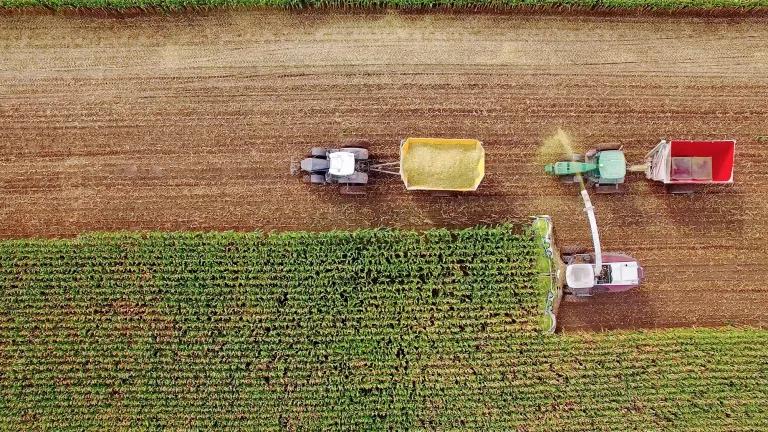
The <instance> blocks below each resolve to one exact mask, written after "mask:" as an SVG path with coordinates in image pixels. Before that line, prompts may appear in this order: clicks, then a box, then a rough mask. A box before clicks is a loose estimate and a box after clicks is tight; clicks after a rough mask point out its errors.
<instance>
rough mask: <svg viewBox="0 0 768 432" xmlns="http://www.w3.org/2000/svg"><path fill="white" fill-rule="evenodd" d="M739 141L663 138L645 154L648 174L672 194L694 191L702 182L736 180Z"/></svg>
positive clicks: (720, 182) (723, 182) (716, 182)
mask: <svg viewBox="0 0 768 432" xmlns="http://www.w3.org/2000/svg"><path fill="white" fill-rule="evenodd" d="M735 149H736V141H733V140H722V141H688V140H671V141H667V140H662V141H661V142H660V143H659V144H658V145H657V146H656V147H655V148H654V149H653V150H651V151H650V152H649V153H648V155H646V157H645V159H646V170H645V176H646V177H647V178H649V179H651V180H655V181H660V182H662V183H664V184H665V185H666V188H667V191H668V192H670V193H691V192H693V191H694V189H695V187H696V185H700V184H729V183H733V158H734V153H735Z"/></svg>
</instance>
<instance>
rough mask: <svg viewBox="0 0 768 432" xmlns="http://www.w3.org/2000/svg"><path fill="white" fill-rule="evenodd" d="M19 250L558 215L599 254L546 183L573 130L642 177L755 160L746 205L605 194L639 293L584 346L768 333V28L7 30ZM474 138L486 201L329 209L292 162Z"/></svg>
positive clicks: (581, 19) (457, 23) (390, 201)
mask: <svg viewBox="0 0 768 432" xmlns="http://www.w3.org/2000/svg"><path fill="white" fill-rule="evenodd" d="M0 20H2V24H3V25H2V26H0V52H2V55H0V164H2V169H1V170H0V237H4V238H16V237H26V236H47V237H56V236H73V235H76V234H78V233H81V232H84V231H92V230H119V229H162V230H187V229H198V230H221V229H234V230H252V229H264V230H292V229H309V230H325V229H333V228H357V227H373V226H381V225H384V226H395V227H413V228H425V227H432V226H449V227H463V226H468V225H473V224H477V223H496V222H501V221H505V220H509V219H523V218H526V217H528V216H530V215H533V214H542V213H547V214H551V215H552V216H553V218H554V221H555V224H556V227H557V233H558V241H559V242H560V243H561V244H571V243H582V244H586V243H587V242H588V239H589V237H588V231H587V230H588V227H587V223H586V219H585V217H584V215H583V213H582V211H581V208H582V204H581V202H580V200H579V197H578V195H577V193H576V191H575V190H573V189H570V188H567V187H564V186H561V185H560V184H558V182H557V181H555V180H553V179H550V178H548V177H546V176H545V175H544V174H543V172H542V170H541V166H540V165H539V164H537V163H536V162H535V160H536V157H537V149H538V146H539V144H540V142H541V140H542V139H543V138H544V137H545V136H547V135H549V134H551V133H552V132H553V131H554V130H555V129H556V128H557V127H563V128H564V129H566V130H568V131H569V132H570V133H571V134H572V135H573V137H574V139H575V140H576V142H577V143H578V144H579V145H581V146H582V147H586V146H588V145H590V144H597V143H605V142H620V143H622V144H623V145H624V146H625V150H626V151H627V154H628V158H629V159H630V160H631V161H639V160H640V159H642V157H643V155H644V154H645V152H646V151H648V150H650V149H651V148H652V146H653V145H654V144H655V143H656V142H657V140H658V138H659V137H662V136H669V137H676V138H702V139H703V138H723V137H733V138H735V139H737V140H738V144H737V145H738V148H737V159H738V160H737V168H736V173H735V178H736V184H734V185H733V186H731V187H724V188H711V189H708V190H706V191H704V192H703V193H701V194H698V195H696V196H695V197H672V196H666V195H664V194H663V193H662V190H661V188H660V187H659V186H658V185H654V184H651V183H648V182H646V181H645V180H644V179H642V178H639V177H637V178H632V179H630V180H629V184H628V188H629V191H628V193H627V194H626V195H624V196H594V197H593V200H594V201H595V204H596V207H597V213H598V214H597V216H598V220H599V223H600V227H601V237H602V239H603V241H604V243H605V244H604V249H606V250H620V251H627V252H629V253H631V254H633V255H634V256H636V257H637V258H638V259H639V260H640V261H641V263H642V264H643V265H644V267H645V268H646V273H647V280H646V282H645V284H644V285H643V286H642V287H641V288H640V289H638V290H636V291H633V292H630V293H626V294H623V295H615V296H610V297H609V296H606V297H600V298H596V299H593V301H591V302H589V303H573V304H571V303H566V304H564V306H563V307H562V308H561V312H560V317H559V319H560V323H561V327H562V329H563V330H565V331H571V330H582V329H613V328H637V327H642V328H646V327H648V328H652V327H667V326H713V325H723V324H737V325H740V324H749V325H765V324H766V322H768V319H767V318H768V313H766V312H765V308H764V307H762V305H764V304H766V303H768V288H766V287H765V284H764V282H763V275H764V274H765V270H766V268H765V265H764V258H763V257H764V256H765V253H766V251H767V249H768V247H767V245H768V242H767V241H766V239H765V234H764V233H765V232H766V228H767V227H768V208H767V207H768V204H766V203H767V202H768V200H767V199H766V198H768V197H766V194H767V193H768V174H766V173H768V162H767V160H768V151H767V150H766V145H765V143H759V142H758V141H757V140H756V139H755V137H756V136H758V135H765V134H766V133H768V121H766V117H765V102H764V101H765V100H766V98H767V97H768V75H766V74H765V71H766V70H768V52H766V51H765V49H764V47H765V46H766V44H768V26H766V24H768V20H766V18H765V17H761V18H744V19H741V20H736V19H725V18H716V17H709V18H707V17H700V18H696V17H689V18H679V17H678V18H664V17H655V18H653V17H630V16H626V17H589V16H575V17H564V16H535V17H530V16H528V17H526V16H522V15H521V16H515V15H512V16H499V15H457V16H451V15H407V14H397V13H383V14H374V15H359V14H358V15H344V14H322V15H320V14H308V13H302V14H291V13H288V12H253V11H248V12H233V11H221V12H211V13H204V14H197V15H191V14H188V15H168V16H150V15H148V16H138V17H123V18H116V17H80V18H76V17H72V16H57V15H40V14H31V15H25V14H12V15H10V16H3V17H1V18H0ZM417 135H426V136H429V135H433V136H449V137H450V136H456V137H459V136H463V137H477V138H479V139H482V140H483V141H484V142H485V144H486V151H487V176H486V179H485V181H484V184H483V185H482V186H481V188H480V190H479V191H478V192H477V193H476V194H474V195H468V196H459V197H456V198H453V199H443V198H433V197H429V196H425V195H423V194H416V193H413V194H411V193H405V192H404V191H403V190H402V186H401V185H400V183H399V181H398V180H397V179H395V178H381V177H379V178H376V179H375V183H374V184H373V185H372V187H371V190H370V193H369V195H368V196H367V197H366V198H364V199H350V198H345V197H340V196H338V194H337V193H336V191H335V190H332V189H328V190H311V189H309V188H307V187H306V186H305V185H303V184H301V183H300V181H299V180H298V179H294V178H290V177H289V176H288V175H287V173H288V168H287V167H288V163H289V161H290V159H291V158H292V157H299V156H301V154H302V153H303V152H305V151H306V150H307V149H308V148H309V147H310V146H312V145H326V146H331V145H333V144H335V143H337V142H339V141H340V140H341V139H343V138H347V137H365V138H368V139H370V140H371V141H373V143H374V145H373V147H372V152H373V153H374V154H375V155H377V156H379V157H380V158H382V159H392V158H396V157H397V144H398V141H399V139H400V138H402V137H405V136H417Z"/></svg>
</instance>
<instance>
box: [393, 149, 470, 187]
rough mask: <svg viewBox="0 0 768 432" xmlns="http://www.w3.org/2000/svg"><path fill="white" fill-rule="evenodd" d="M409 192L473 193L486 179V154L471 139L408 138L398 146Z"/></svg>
mask: <svg viewBox="0 0 768 432" xmlns="http://www.w3.org/2000/svg"><path fill="white" fill-rule="evenodd" d="M400 176H401V177H402V179H403V183H405V188H406V189H408V190H449V191H473V190H476V189H477V187H478V186H479V185H480V182H481V181H482V180H483V176H485V150H484V149H483V144H482V143H481V142H480V141H478V140H474V139H443V138H408V139H406V140H404V141H403V142H402V144H401V146H400Z"/></svg>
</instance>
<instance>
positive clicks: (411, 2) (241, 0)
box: [0, 0, 768, 10]
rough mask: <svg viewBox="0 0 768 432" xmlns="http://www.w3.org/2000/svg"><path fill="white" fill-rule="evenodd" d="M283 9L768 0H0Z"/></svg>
mask: <svg viewBox="0 0 768 432" xmlns="http://www.w3.org/2000/svg"><path fill="white" fill-rule="evenodd" d="M232 6H246V7H283V8H297V9H298V8H328V7H331V8H349V7H357V8H418V9H434V8H445V9H471V10H477V9H490V10H503V9H510V8H521V7H522V8H525V7H533V8H546V7H551V8H583V9H625V8H630V9H660V10H680V9H736V10H750V9H755V8H765V7H768V0H0V8H17V7H45V8H116V9H123V8H162V9H184V8H199V7H232Z"/></svg>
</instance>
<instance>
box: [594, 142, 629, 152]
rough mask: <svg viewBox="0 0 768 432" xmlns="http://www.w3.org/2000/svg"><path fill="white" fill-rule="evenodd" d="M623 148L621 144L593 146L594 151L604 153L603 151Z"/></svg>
mask: <svg viewBox="0 0 768 432" xmlns="http://www.w3.org/2000/svg"><path fill="white" fill-rule="evenodd" d="M622 147H624V146H622V145H621V144H616V143H606V144H598V145H596V146H595V149H596V150H597V151H604V150H621V148H622Z"/></svg>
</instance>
